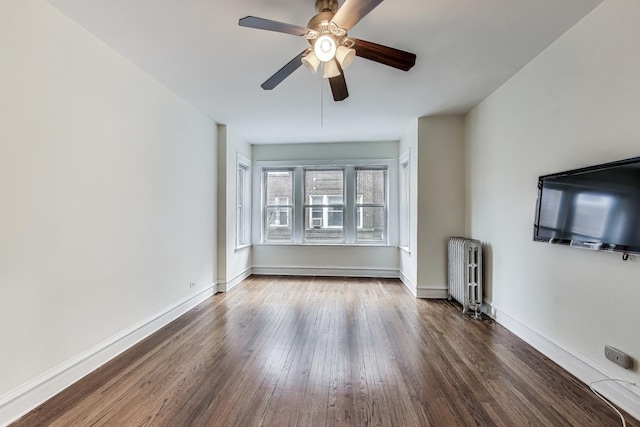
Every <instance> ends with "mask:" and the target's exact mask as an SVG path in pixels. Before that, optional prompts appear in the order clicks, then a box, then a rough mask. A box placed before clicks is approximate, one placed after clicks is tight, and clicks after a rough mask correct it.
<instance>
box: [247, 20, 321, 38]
mask: <svg viewBox="0 0 640 427" xmlns="http://www.w3.org/2000/svg"><path fill="white" fill-rule="evenodd" d="M238 25H240V26H241V27H249V28H257V29H259V30H268V31H275V32H277V33H285V34H293V35H294V36H305V35H307V33H308V32H309V29H308V28H305V27H300V26H298V25H293V24H285V23H284V22H278V21H272V20H270V19H264V18H257V17H255V16H246V17H244V18H242V19H240V20H239V21H238Z"/></svg>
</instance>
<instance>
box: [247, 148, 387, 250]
mask: <svg viewBox="0 0 640 427" xmlns="http://www.w3.org/2000/svg"><path fill="white" fill-rule="evenodd" d="M398 164H399V163H398V159H397V158H396V159H353V160H300V161H292V160H286V161H271V160H258V161H255V162H254V164H253V165H254V169H255V170H256V171H258V172H257V173H253V174H252V175H253V192H252V194H253V206H259V207H260V208H259V209H254V210H253V216H252V217H253V218H252V219H253V227H252V230H253V242H254V244H259V245H285V246H296V245H301V246H358V247H361V246H362V247H366V246H375V247H381V246H382V247H397V245H398V194H397V193H398V192H397V191H391V190H390V189H397V188H399V183H398ZM376 166H378V167H386V168H387V184H386V192H387V194H386V200H387V212H386V218H387V233H386V234H387V239H386V241H385V242H369V241H367V242H356V241H355V231H356V230H355V228H354V226H355V224H347V222H353V221H354V220H355V217H353V218H352V215H349V213H348V212H346V211H345V219H344V221H345V241H344V242H335V243H334V242H330V241H319V242H309V241H306V242H304V241H303V236H302V235H303V227H304V215H298V214H297V213H302V212H303V209H304V203H305V201H304V200H303V199H304V182H303V180H304V177H303V173H302V171H303V169H304V168H314V169H319V168H327V169H331V168H332V167H351V169H352V170H353V171H355V168H357V167H361V168H367V167H376ZM269 169H271V170H273V169H276V170H277V169H289V170H291V169H293V170H294V183H293V192H294V193H293V210H292V221H294V238H293V241H292V242H265V241H264V236H263V233H264V230H263V229H264V227H263V216H264V215H263V209H262V208H263V206H262V201H263V198H264V191H265V189H264V188H263V182H262V176H263V174H264V171H265V170H269ZM354 173H355V172H354ZM352 183H353V185H352V187H353V188H349V187H350V186H349V185H346V188H345V192H346V197H347V198H349V197H350V196H351V195H352V194H354V192H355V190H356V189H355V179H353V181H352ZM299 195H302V197H299ZM353 207H354V209H355V205H353ZM347 233H348V235H347Z"/></svg>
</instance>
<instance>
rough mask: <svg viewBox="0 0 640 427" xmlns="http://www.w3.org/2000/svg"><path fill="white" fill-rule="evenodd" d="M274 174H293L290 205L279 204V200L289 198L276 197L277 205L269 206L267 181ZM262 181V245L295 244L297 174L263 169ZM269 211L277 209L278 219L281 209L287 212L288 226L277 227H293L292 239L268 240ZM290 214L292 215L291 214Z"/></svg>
mask: <svg viewBox="0 0 640 427" xmlns="http://www.w3.org/2000/svg"><path fill="white" fill-rule="evenodd" d="M270 172H271V173H272V172H284V173H291V198H292V200H291V201H290V203H286V204H280V203H279V201H280V200H279V199H288V197H276V202H277V203H275V204H269V203H268V200H267V198H268V191H267V185H268V180H267V176H268V174H269V173H270ZM260 176H261V178H262V179H261V181H262V191H261V192H260V194H261V195H262V197H261V202H260V207H261V209H260V211H261V215H260V216H261V218H262V220H261V224H260V230H261V238H260V241H261V242H262V243H275V244H287V243H293V241H294V229H295V227H294V225H293V224H294V223H295V218H296V213H295V209H294V205H295V201H296V193H295V172H294V170H293V169H292V168H262V169H261V173H260ZM286 201H287V202H289V200H286ZM269 209H277V210H278V212H277V214H276V215H278V217H279V218H280V215H281V212H279V210H280V209H285V211H286V212H287V219H288V222H287V224H286V225H282V224H277V225H276V227H279V228H285V227H286V228H290V227H291V239H286V240H285V239H283V240H276V239H273V240H268V238H267V236H268V227H269V220H268V215H269V214H268V212H269ZM289 212H290V214H289Z"/></svg>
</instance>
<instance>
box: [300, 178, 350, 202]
mask: <svg viewBox="0 0 640 427" xmlns="http://www.w3.org/2000/svg"><path fill="white" fill-rule="evenodd" d="M304 181H305V182H304V191H305V197H304V200H305V203H307V204H314V205H315V204H328V203H331V204H342V203H343V194H344V193H343V189H344V174H343V172H342V170H321V171H315V170H307V171H305V178H304ZM317 196H319V197H317ZM325 196H327V197H326V198H325ZM329 196H337V197H331V198H329Z"/></svg>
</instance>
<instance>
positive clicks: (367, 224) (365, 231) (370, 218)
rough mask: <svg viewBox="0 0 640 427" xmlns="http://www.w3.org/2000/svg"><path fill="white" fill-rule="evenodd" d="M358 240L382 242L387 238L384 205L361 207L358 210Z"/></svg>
mask: <svg viewBox="0 0 640 427" xmlns="http://www.w3.org/2000/svg"><path fill="white" fill-rule="evenodd" d="M356 215H357V218H356V223H357V224H358V228H357V230H356V240H357V241H359V242H381V241H384V240H385V235H384V232H385V215H384V207H359V208H358V209H357V210H356Z"/></svg>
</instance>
